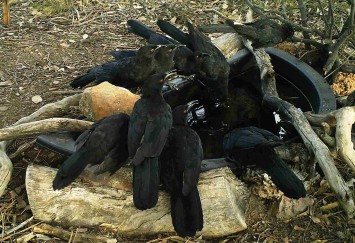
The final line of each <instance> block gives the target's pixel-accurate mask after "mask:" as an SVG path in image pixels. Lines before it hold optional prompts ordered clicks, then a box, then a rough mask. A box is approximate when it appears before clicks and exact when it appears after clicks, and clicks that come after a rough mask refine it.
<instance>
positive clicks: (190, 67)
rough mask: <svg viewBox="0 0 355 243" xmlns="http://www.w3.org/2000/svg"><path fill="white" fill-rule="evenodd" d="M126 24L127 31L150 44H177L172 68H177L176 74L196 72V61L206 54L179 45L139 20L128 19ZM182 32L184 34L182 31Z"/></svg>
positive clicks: (199, 60)
mask: <svg viewBox="0 0 355 243" xmlns="http://www.w3.org/2000/svg"><path fill="white" fill-rule="evenodd" d="M158 22H159V20H158ZM127 25H128V31H130V32H131V33H134V34H136V35H138V36H141V37H143V38H145V39H146V40H147V41H148V43H150V44H154V45H169V44H174V45H177V46H178V47H177V48H176V49H175V50H174V69H176V70H177V73H178V74H182V75H191V74H195V73H196V72H197V70H196V68H197V67H196V65H197V63H199V62H201V60H202V59H203V58H204V57H206V56H207V54H206V53H202V52H199V51H193V50H192V49H190V48H189V47H186V46H181V44H182V43H180V42H178V41H176V40H173V39H171V38H169V37H167V36H164V35H161V34H158V33H156V32H155V31H154V30H152V29H150V28H149V27H148V26H146V25H144V24H142V23H141V22H139V21H136V20H128V21H127ZM174 28H176V27H174ZM177 30H178V29H177ZM182 33H183V34H185V33H184V32H182ZM186 41H188V40H186ZM186 41H185V42H186ZM190 43H191V41H190ZM191 46H192V44H191Z"/></svg>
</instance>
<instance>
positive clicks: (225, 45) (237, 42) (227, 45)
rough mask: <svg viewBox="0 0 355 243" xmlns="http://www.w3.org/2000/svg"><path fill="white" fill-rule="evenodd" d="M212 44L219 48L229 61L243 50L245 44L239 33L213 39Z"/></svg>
mask: <svg viewBox="0 0 355 243" xmlns="http://www.w3.org/2000/svg"><path fill="white" fill-rule="evenodd" d="M212 43H213V44H214V45H216V46H217V47H218V49H219V50H220V51H221V52H222V53H223V55H224V56H225V57H226V58H227V59H228V58H230V57H231V56H232V55H234V54H235V53H236V52H237V51H238V50H240V49H242V48H243V43H242V41H241V38H240V36H239V35H238V34H237V33H227V34H224V35H221V36H220V37H218V38H216V39H213V40H212Z"/></svg>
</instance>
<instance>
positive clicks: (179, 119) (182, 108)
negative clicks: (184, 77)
mask: <svg viewBox="0 0 355 243" xmlns="http://www.w3.org/2000/svg"><path fill="white" fill-rule="evenodd" d="M198 104H199V103H198V101H197V100H193V101H190V102H189V103H187V104H186V105H179V106H177V107H175V108H174V110H173V124H174V125H187V115H188V113H189V112H190V111H191V110H192V109H193V108H194V107H195V106H197V105H198Z"/></svg>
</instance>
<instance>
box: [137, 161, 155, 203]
mask: <svg viewBox="0 0 355 243" xmlns="http://www.w3.org/2000/svg"><path fill="white" fill-rule="evenodd" d="M159 182H160V181H159V164H158V158H145V160H144V161H143V162H142V163H141V164H140V165H138V166H134V168H133V203H134V206H135V207H136V208H138V209H140V210H146V209H149V208H153V207H154V206H155V205H156V204H157V202H158V191H159Z"/></svg>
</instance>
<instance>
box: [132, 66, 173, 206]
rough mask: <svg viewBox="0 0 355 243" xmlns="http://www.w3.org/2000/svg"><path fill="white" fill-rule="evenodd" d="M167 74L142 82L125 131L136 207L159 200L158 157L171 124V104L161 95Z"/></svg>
mask: <svg viewBox="0 0 355 243" xmlns="http://www.w3.org/2000/svg"><path fill="white" fill-rule="evenodd" d="M167 76H168V75H165V74H162V73H159V74H154V75H152V76H151V77H149V78H148V79H147V80H146V81H145V82H144V84H143V94H142V97H141V99H139V100H138V101H137V102H136V103H135V105H134V108H133V111H132V114H131V119H130V122H129V130H128V150H129V156H130V157H131V158H132V163H133V165H134V167H133V202H134V205H135V207H136V208H138V209H140V210H145V209H148V208H152V207H154V206H155V205H156V203H157V201H158V189H159V164H158V158H159V155H160V153H161V151H162V150H163V148H164V145H165V142H166V139H167V137H168V134H169V130H170V128H171V126H172V120H173V118H172V113H171V108H170V106H169V105H168V104H167V103H166V102H165V100H164V98H163V96H162V87H163V84H164V82H165V79H166V78H167Z"/></svg>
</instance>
